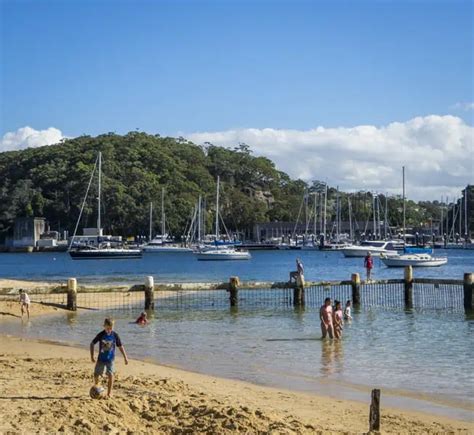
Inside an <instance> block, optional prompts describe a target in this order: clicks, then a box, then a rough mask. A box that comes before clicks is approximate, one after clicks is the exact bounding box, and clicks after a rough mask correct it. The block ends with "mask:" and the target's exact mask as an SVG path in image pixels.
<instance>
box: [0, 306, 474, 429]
mask: <svg viewBox="0 0 474 435" xmlns="http://www.w3.org/2000/svg"><path fill="white" fill-rule="evenodd" d="M58 311H60V309H58V308H55V307H50V306H44V305H41V304H33V306H32V316H33V317H34V316H35V315H41V314H51V313H55V312H58ZM0 313H1V314H2V315H0V319H2V318H3V319H11V320H14V321H15V319H14V317H15V316H18V315H19V304H18V303H17V302H10V301H0ZM33 322H34V319H33ZM131 356H133V355H131ZM116 365H117V371H118V375H117V381H116V385H115V389H114V398H113V399H109V400H93V399H91V398H90V397H89V396H88V390H89V388H90V386H91V385H92V370H93V363H91V362H90V358H89V355H88V351H87V350H85V349H77V348H73V347H69V346H62V345H57V344H53V343H49V342H46V341H41V340H26V339H22V338H18V337H11V336H0V409H1V412H0V433H38V432H39V433H51V432H66V433H99V432H111V433H118V432H120V433H132V432H134V433H135V432H140V433H176V434H177V433H180V434H181V433H219V434H221V433H223V434H227V433H236V432H239V433H364V432H366V431H367V429H368V405H367V404H363V403H359V402H352V401H348V400H336V399H333V398H327V397H321V396H316V395H312V394H305V393H298V392H292V391H286V390H281V389H275V388H268V387H262V386H257V385H253V384H249V383H245V382H240V381H233V380H227V379H220V378H214V377H211V376H206V375H201V374H196V373H191V372H186V371H183V370H178V369H174V368H170V367H164V366H159V365H156V364H151V363H147V362H143V361H138V360H133V359H132V360H131V361H130V364H129V365H128V366H125V365H124V363H123V359H122V357H121V355H120V354H119V355H118V356H117V364H116ZM382 395H383V392H382ZM381 425H382V432H383V433H397V434H398V433H420V434H421V433H423V434H435V433H436V434H439V433H454V434H468V433H474V423H468V422H461V421H456V420H451V419H447V418H443V417H439V416H434V415H428V414H422V413H415V412H407V411H401V410H396V409H390V408H384V407H383V398H382V423H381Z"/></svg>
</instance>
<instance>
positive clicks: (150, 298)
mask: <svg viewBox="0 0 474 435" xmlns="http://www.w3.org/2000/svg"><path fill="white" fill-rule="evenodd" d="M154 309H155V283H154V282H153V277H152V276H147V277H145V310H154Z"/></svg>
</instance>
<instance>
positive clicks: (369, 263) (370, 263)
mask: <svg viewBox="0 0 474 435" xmlns="http://www.w3.org/2000/svg"><path fill="white" fill-rule="evenodd" d="M364 267H365V270H366V271H367V281H370V280H371V278H372V269H373V267H374V259H373V258H372V254H371V253H370V251H369V252H367V255H366V256H365V258H364Z"/></svg>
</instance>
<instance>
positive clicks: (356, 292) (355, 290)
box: [351, 273, 360, 305]
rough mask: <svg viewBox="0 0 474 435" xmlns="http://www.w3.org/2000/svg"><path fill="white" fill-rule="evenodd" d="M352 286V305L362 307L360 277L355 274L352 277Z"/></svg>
mask: <svg viewBox="0 0 474 435" xmlns="http://www.w3.org/2000/svg"><path fill="white" fill-rule="evenodd" d="M351 281H352V283H351V285H352V303H353V304H354V305H360V275H359V274H358V273H353V274H352V275H351Z"/></svg>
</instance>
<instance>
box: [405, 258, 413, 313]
mask: <svg viewBox="0 0 474 435" xmlns="http://www.w3.org/2000/svg"><path fill="white" fill-rule="evenodd" d="M405 308H413V268H412V267H411V266H405Z"/></svg>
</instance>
